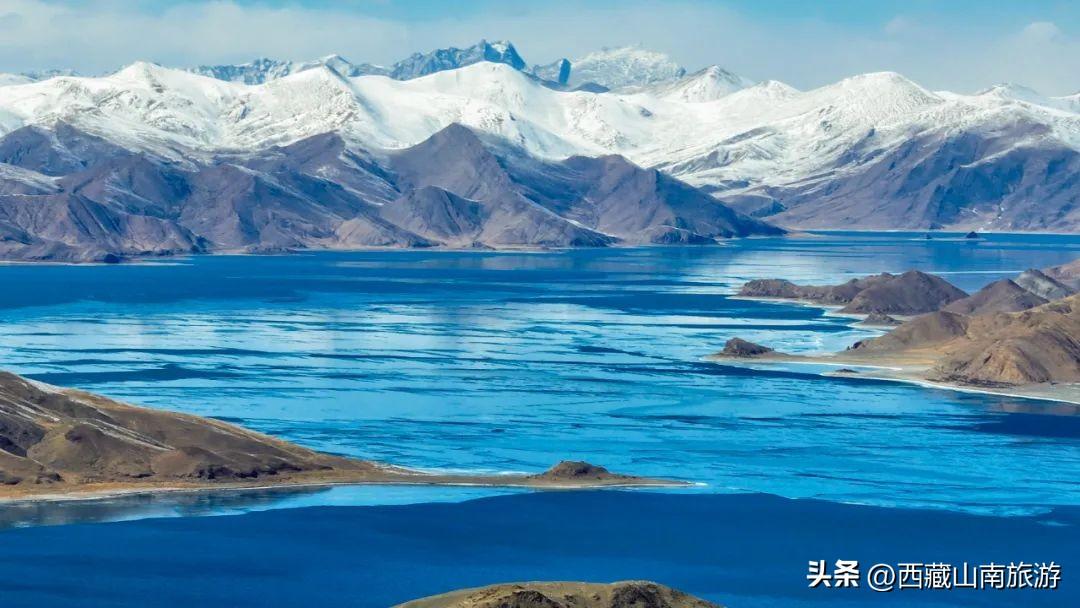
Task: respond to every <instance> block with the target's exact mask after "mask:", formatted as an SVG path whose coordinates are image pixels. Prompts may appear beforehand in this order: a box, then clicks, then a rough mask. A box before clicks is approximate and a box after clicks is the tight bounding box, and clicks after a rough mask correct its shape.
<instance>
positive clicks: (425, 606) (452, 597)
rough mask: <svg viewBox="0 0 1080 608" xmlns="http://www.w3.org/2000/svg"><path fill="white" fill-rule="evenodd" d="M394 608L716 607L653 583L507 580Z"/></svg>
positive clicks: (717, 607) (710, 603)
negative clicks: (515, 581)
mask: <svg viewBox="0 0 1080 608" xmlns="http://www.w3.org/2000/svg"><path fill="white" fill-rule="evenodd" d="M397 608H720V607H719V606H718V605H717V604H713V603H712V602H706V601H705V600H701V599H698V598H695V597H692V596H690V595H687V594H685V593H682V592H681V591H676V590H675V589H672V588H670V587H665V586H663V585H658V584H656V583H649V582H641V581H629V582H621V583H612V584H599V583H562V582H560V583H508V584H504V585H492V586H490V587H483V588H480V589H466V590H464V591H454V592H451V593H446V594H443V595H436V596H433V597H429V598H424V599H420V600H414V601H411V602H406V603H404V604H401V605H399V606H398V607H397Z"/></svg>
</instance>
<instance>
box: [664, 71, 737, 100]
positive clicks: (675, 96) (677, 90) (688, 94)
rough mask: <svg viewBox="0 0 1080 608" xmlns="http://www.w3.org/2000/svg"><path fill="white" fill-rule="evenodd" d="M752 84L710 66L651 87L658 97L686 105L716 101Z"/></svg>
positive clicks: (735, 75)
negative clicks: (679, 78)
mask: <svg viewBox="0 0 1080 608" xmlns="http://www.w3.org/2000/svg"><path fill="white" fill-rule="evenodd" d="M753 84H754V83H753V82H752V81H750V80H748V79H746V78H743V77H742V76H739V75H737V74H733V73H731V72H729V71H727V70H725V69H724V68H722V67H720V66H716V65H714V66H710V67H707V68H705V69H704V70H701V71H698V72H695V73H693V74H691V75H689V76H687V77H685V78H682V79H681V80H677V81H675V82H673V83H664V84H661V85H654V86H653V87H651V90H652V92H653V93H654V94H655V95H657V96H658V97H662V98H664V99H670V100H674V101H682V102H686V103H702V102H706V101H716V100H717V99H720V98H721V97H724V96H726V95H730V94H731V93H734V92H735V91H739V90H741V89H745V88H746V87H749V86H753Z"/></svg>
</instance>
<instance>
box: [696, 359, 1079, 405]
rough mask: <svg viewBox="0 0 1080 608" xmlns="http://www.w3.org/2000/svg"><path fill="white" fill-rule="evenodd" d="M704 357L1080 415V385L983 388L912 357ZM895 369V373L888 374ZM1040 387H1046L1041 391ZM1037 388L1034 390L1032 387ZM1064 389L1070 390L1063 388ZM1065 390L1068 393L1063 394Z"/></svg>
mask: <svg viewBox="0 0 1080 608" xmlns="http://www.w3.org/2000/svg"><path fill="white" fill-rule="evenodd" d="M705 360H707V361H710V362H725V363H728V364H732V365H739V366H743V367H750V366H753V365H754V364H755V363H763V364H766V365H768V364H793V365H826V366H833V367H837V368H844V367H848V368H854V369H856V371H857V370H860V369H864V370H872V372H876V373H861V372H858V371H857V373H854V374H845V373H838V372H837V371H833V372H831V373H830V372H823V373H820V374H817V375H819V376H822V377H826V378H863V379H866V380H883V381H887V382H901V383H905V384H911V385H915V386H921V387H923V388H934V389H940V390H949V391H956V392H961V393H972V394H980V395H994V396H998V397H1016V398H1020V399H1030V400H1033V401H1048V402H1052V403H1059V404H1065V405H1068V406H1070V407H1073V408H1076V409H1077V413H1078V414H1080V385H1053V386H1049V385H1028V386H1017V387H980V386H974V385H965V384H955V383H951V382H941V381H935V380H929V379H927V378H924V377H922V376H920V375H919V373H920V372H924V371H926V370H928V369H930V367H932V365H931V364H930V363H928V362H916V361H917V359H913V358H908V359H906V360H905V359H904V358H893V359H889V358H871V357H846V358H844V357H843V356H842V354H827V355H793V354H787V353H770V354H766V355H760V356H756V357H732V356H728V355H723V354H712V355H706V356H705ZM883 372H884V373H883ZM888 372H893V373H888ZM1038 387H1042V388H1045V389H1046V390H1039V388H1038ZM1033 388H1034V390H1032V389H1033ZM1063 388H1067V389H1071V390H1062V389H1063ZM1062 393H1065V394H1062Z"/></svg>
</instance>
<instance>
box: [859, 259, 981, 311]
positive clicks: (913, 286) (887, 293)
mask: <svg viewBox="0 0 1080 608" xmlns="http://www.w3.org/2000/svg"><path fill="white" fill-rule="evenodd" d="M965 297H967V294H966V293H964V292H963V291H961V290H960V289H957V288H956V287H954V286H953V285H952V284H950V283H949V282H948V281H946V280H945V279H942V278H941V277H936V276H934V275H932V274H927V273H925V272H920V271H918V270H909V271H907V272H905V273H904V274H902V275H900V276H897V277H893V278H892V279H891V280H888V281H881V282H879V283H876V284H874V285H870V286H869V287H867V288H866V289H864V290H862V291H860V292H859V293H858V295H856V296H855V297H854V298H852V299H851V302H850V303H848V305H847V306H845V307H844V308H842V309H840V312H844V313H857V314H866V315H868V314H872V313H879V314H885V315H917V314H922V313H927V312H933V311H935V310H939V309H940V308H941V307H942V306H945V305H947V304H951V303H952V302H955V301H957V300H959V299H961V298H965Z"/></svg>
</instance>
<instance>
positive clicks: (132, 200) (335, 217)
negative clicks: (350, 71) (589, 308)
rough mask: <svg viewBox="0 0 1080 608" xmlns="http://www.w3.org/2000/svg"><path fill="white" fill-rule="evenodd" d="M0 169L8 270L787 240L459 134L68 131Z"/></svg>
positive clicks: (608, 163)
mask: <svg viewBox="0 0 1080 608" xmlns="http://www.w3.org/2000/svg"><path fill="white" fill-rule="evenodd" d="M0 163H3V164H0V167H8V169H7V173H6V174H4V173H3V172H0V259H13V260H51V261H76V262H78V261H115V260H119V259H123V258H125V257H132V256H143V255H169V254H180V253H198V252H209V251H280V250H287V249H306V248H315V249H326V248H330V249H354V248H368V247H456V248H460V247H493V248H495V247H498V248H505V247H606V246H611V245H618V244H632V245H640V244H674V243H681V244H705V243H715V242H716V240H717V239H723V238H729V237H739V236H750V235H769V234H781V233H782V231H781V230H779V229H777V228H774V227H772V226H770V225H768V224H766V223H764V222H761V221H759V220H755V219H752V218H749V217H746V216H744V215H742V214H739V213H737V212H735V211H732V210H731V209H729V208H727V207H725V206H724V205H722V204H721V203H719V202H717V201H716V200H715V199H713V198H711V197H710V196H708V195H707V194H705V193H703V192H701V191H700V190H697V189H695V188H693V187H690V186H688V185H686V184H683V183H681V182H679V181H678V180H676V179H674V178H671V177H669V176H666V175H664V174H662V173H659V172H657V171H655V170H649V169H642V168H641V167H638V166H637V165H634V164H632V163H630V162H629V161H626V160H625V159H623V158H621V157H613V156H609V157H603V158H586V157H574V158H570V159H566V160H564V161H544V160H540V159H538V158H535V157H533V156H531V155H529V154H527V153H525V152H524V151H523V150H521V149H520V148H517V147H515V146H511V145H510V144H508V143H507V142H504V141H498V140H494V141H485V140H484V139H481V137H480V136H479V135H477V134H476V133H475V132H474V131H472V130H470V129H468V128H466V127H462V126H460V125H451V126H449V127H447V128H445V129H443V130H442V131H439V132H437V133H435V134H434V135H433V136H431V137H430V138H429V139H427V140H425V141H423V142H421V143H419V144H417V145H416V146H413V147H411V148H406V149H404V150H399V151H395V152H392V153H386V154H382V155H378V156H376V155H375V154H373V153H370V152H368V151H364V150H361V149H356V148H353V147H350V146H348V145H347V144H346V142H345V140H343V139H342V138H341V137H339V136H337V135H333V134H328V135H320V136H315V137H311V138H308V139H305V140H302V141H299V142H297V143H294V144H292V145H289V146H285V147H274V148H271V149H269V150H266V151H264V152H261V153H259V154H242V155H219V156H215V157H213V158H211V159H206V160H198V159H195V158H192V159H187V160H183V161H180V160H172V159H169V158H167V157H163V156H158V155H154V154H150V153H143V152H139V153H136V152H131V151H129V150H127V149H125V148H123V147H121V146H118V145H115V144H113V143H111V142H109V141H107V140H105V139H103V138H101V137H97V136H94V135H90V134H89V133H86V132H83V131H80V130H79V129H77V128H75V127H73V126H70V125H66V124H60V125H58V126H57V127H56V128H55V129H52V130H47V129H41V128H39V127H25V128H22V129H19V130H17V131H14V132H12V133H10V134H8V135H7V136H5V137H3V138H2V139H0ZM5 175H6V180H5V179H4V178H5Z"/></svg>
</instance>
